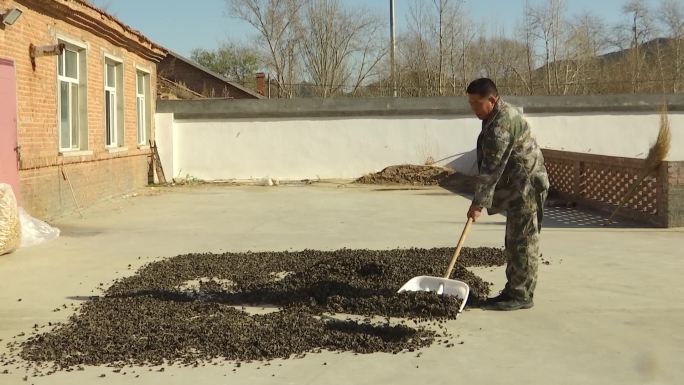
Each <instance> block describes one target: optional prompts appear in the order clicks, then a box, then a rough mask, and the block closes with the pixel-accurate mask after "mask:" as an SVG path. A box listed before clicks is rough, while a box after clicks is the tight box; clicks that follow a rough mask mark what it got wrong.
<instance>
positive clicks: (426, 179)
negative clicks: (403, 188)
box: [356, 164, 453, 186]
mask: <svg viewBox="0 0 684 385" xmlns="http://www.w3.org/2000/svg"><path fill="white" fill-rule="evenodd" d="M452 173H453V171H451V170H448V169H445V168H442V167H435V166H419V165H411V164H405V165H398V166H390V167H387V168H385V169H384V170H382V171H379V172H376V173H374V174H367V175H364V176H362V177H361V178H359V179H357V180H356V183H361V184H409V185H417V186H436V185H438V184H439V183H440V182H441V181H442V180H444V179H445V178H447V177H448V176H449V175H451V174H452Z"/></svg>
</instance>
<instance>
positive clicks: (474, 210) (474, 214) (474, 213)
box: [468, 205, 482, 222]
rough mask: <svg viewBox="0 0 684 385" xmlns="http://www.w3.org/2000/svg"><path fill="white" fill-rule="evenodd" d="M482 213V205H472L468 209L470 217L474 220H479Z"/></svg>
mask: <svg viewBox="0 0 684 385" xmlns="http://www.w3.org/2000/svg"><path fill="white" fill-rule="evenodd" d="M480 215H482V207H480V206H476V205H470V208H469V209H468V219H470V218H472V219H473V222H477V220H478V219H479V218H480Z"/></svg>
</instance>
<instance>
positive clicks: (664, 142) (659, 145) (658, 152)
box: [644, 104, 672, 172]
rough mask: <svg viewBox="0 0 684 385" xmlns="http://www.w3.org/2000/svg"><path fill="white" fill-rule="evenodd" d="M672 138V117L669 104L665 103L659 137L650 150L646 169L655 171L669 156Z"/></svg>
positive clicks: (645, 165)
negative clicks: (669, 112)
mask: <svg viewBox="0 0 684 385" xmlns="http://www.w3.org/2000/svg"><path fill="white" fill-rule="evenodd" d="M671 139H672V138H671V133H670V118H669V116H668V114H667V105H666V104H664V105H663V107H662V109H661V110H660V130H659V131H658V139H657V140H656V142H655V143H654V144H653V146H652V147H651V149H650V150H649V151H648V156H647V157H646V162H645V163H644V171H646V172H651V171H655V170H656V169H657V168H658V166H660V164H661V163H662V162H663V161H664V160H665V159H666V158H667V155H668V153H669V152H670V141H671Z"/></svg>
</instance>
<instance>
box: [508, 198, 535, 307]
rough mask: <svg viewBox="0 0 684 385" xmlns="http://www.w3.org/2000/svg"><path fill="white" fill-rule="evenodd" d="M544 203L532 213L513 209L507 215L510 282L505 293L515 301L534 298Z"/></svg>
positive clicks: (527, 210) (527, 208)
mask: <svg viewBox="0 0 684 385" xmlns="http://www.w3.org/2000/svg"><path fill="white" fill-rule="evenodd" d="M543 201H544V199H543V198H542V199H541V201H538V202H539V203H540V204H539V203H537V204H534V205H533V206H534V209H533V210H530V208H531V207H530V206H529V205H527V207H525V209H523V210H515V209H509V210H508V212H507V215H506V251H505V254H506V261H507V265H506V278H507V279H508V282H507V283H506V287H505V288H504V292H505V293H506V294H508V295H510V296H511V297H513V298H517V299H521V300H527V299H531V298H532V297H533V296H534V289H535V287H536V286H537V266H538V263H539V232H540V231H541V223H540V222H541V220H542V217H543Z"/></svg>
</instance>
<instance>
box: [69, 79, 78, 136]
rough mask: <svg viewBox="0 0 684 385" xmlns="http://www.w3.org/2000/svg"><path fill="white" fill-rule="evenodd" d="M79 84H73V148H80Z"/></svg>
mask: <svg viewBox="0 0 684 385" xmlns="http://www.w3.org/2000/svg"><path fill="white" fill-rule="evenodd" d="M78 117H79V114H78V84H73V83H72V84H71V148H79V130H78V127H79V119H78Z"/></svg>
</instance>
